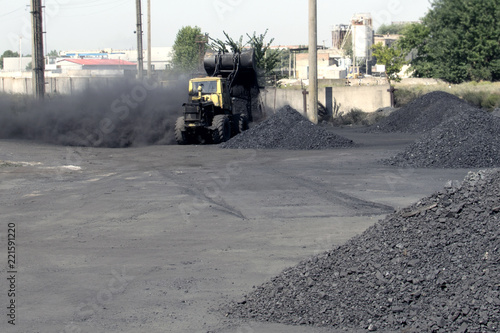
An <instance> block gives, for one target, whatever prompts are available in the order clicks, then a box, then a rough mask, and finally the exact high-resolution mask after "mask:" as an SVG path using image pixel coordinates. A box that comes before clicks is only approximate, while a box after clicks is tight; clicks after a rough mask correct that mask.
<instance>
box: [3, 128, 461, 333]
mask: <svg viewBox="0 0 500 333" xmlns="http://www.w3.org/2000/svg"><path fill="white" fill-rule="evenodd" d="M333 131H334V132H335V133H337V134H339V135H342V136H345V137H347V138H349V139H352V140H354V141H355V142H356V143H357V144H358V145H357V146H356V147H353V148H346V149H332V150H321V151H301V150H299V151H296V150H294V151H286V150H230V149H220V148H218V147H216V146H175V145H173V146H168V145H165V146H161V145H157V146H147V147H138V148H125V149H121V148H120V149H109V148H79V147H65V146H57V145H49V144H41V143H36V142H32V141H19V140H1V141H0V160H1V161H2V162H0V190H1V191H0V193H1V196H0V202H1V206H0V209H1V216H2V226H1V228H2V229H1V230H0V249H3V250H1V251H3V253H2V254H1V257H2V258H3V259H2V261H3V262H2V264H1V266H0V267H2V270H1V272H0V305H1V306H0V308H2V309H3V311H4V312H5V314H4V315H2V316H1V317H0V318H1V319H0V331H1V332H40V333H42V332H43V333H46V332H47V333H53V332H112V333H113V332H186V333H187V332H190V333H191V332H200V333H201V332H223V333H228V332H245V333H246V332H251V333H254V332H255V333H256V332H278V333H281V332H292V333H295V332H297V333H298V332H312V333H316V332H335V331H333V330H330V329H329V328H314V327H309V326H295V327H288V326H285V325H277V324H273V323H258V322H252V321H238V320H233V319H231V320H230V319H228V318H227V317H225V315H224V313H223V312H222V311H220V310H219V308H220V307H221V305H223V304H226V303H227V302H229V301H233V300H238V299H239V298H240V297H242V296H243V295H244V294H246V293H248V292H249V291H251V290H252V289H253V288H254V287H255V286H258V285H260V284H261V283H263V282H265V281H267V280H269V279H271V278H272V277H273V276H275V275H277V274H279V273H280V272H281V271H282V270H283V269H285V268H287V267H290V266H293V265H295V264H296V263H298V262H299V261H300V260H302V259H305V258H307V257H309V256H312V255H314V254H318V253H321V252H323V251H326V250H328V249H330V248H332V247H334V246H336V245H340V244H342V243H344V242H345V241H346V240H348V239H349V238H351V237H353V236H354V235H357V234H359V233H361V232H363V231H364V230H365V229H366V228H368V227H369V226H371V225H373V224H374V223H375V222H376V221H377V220H379V219H381V218H383V217H385V216H386V214H388V213H391V212H393V211H394V210H396V209H398V208H402V207H405V206H407V205H409V204H411V203H414V202H416V201H418V200H419V199H420V198H422V197H425V196H428V195H429V194H431V193H433V192H435V191H437V190H440V189H442V188H443V187H444V186H445V184H446V183H447V182H449V181H456V182H458V181H461V180H462V179H463V178H464V176H465V175H466V173H467V172H468V171H469V170H466V169H416V168H397V167H392V166H385V165H382V164H380V163H379V162H378V161H379V160H380V159H383V158H388V157H390V156H393V155H394V154H395V153H396V152H398V151H401V150H403V149H404V147H405V146H406V145H408V144H409V143H411V142H413V141H414V140H415V138H416V136H414V135H408V134H401V133H399V134H398V133H389V134H385V133H362V132H361V131H360V130H356V129H336V130H333ZM12 226H15V260H16V261H15V267H14V268H15V272H16V273H14V275H15V283H14V289H15V296H14V297H12V296H9V290H10V289H12V284H11V282H10V281H9V280H8V278H9V277H10V276H11V275H12V274H11V273H9V272H10V271H12V270H11V269H10V267H9V266H8V263H9V262H8V248H7V246H8V244H7V242H8V238H9V234H10V233H11V232H9V230H8V229H9V228H10V227H12ZM12 299H14V300H15V324H16V325H12V324H10V323H9V322H8V321H9V320H11V319H9V317H8V316H7V315H8V314H9V311H10V310H9V309H7V307H8V306H9V305H10V302H11V301H12ZM343 331H344V330H343ZM363 331H366V330H365V329H363V328H360V332H363ZM351 332H352V331H351Z"/></svg>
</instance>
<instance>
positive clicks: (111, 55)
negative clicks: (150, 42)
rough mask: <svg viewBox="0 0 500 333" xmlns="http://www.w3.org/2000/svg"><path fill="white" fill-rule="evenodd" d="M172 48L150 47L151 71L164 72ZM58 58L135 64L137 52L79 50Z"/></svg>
mask: <svg viewBox="0 0 500 333" xmlns="http://www.w3.org/2000/svg"><path fill="white" fill-rule="evenodd" d="M172 50H173V49H172V47H152V48H151V67H153V70H164V69H167V68H168V66H170V64H171V62H172ZM147 55H148V54H147V49H145V50H144V52H143V59H144V69H145V70H147ZM59 57H60V58H73V59H118V60H125V61H132V62H136V63H137V50H114V49H111V48H106V49H102V50H80V51H63V52H60V53H59Z"/></svg>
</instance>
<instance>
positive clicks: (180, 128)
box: [175, 117, 190, 145]
mask: <svg viewBox="0 0 500 333" xmlns="http://www.w3.org/2000/svg"><path fill="white" fill-rule="evenodd" d="M175 141H177V143H178V144H180V145H187V144H189V143H190V142H189V138H188V136H187V134H186V127H185V126H184V117H179V118H177V121H176V122H175Z"/></svg>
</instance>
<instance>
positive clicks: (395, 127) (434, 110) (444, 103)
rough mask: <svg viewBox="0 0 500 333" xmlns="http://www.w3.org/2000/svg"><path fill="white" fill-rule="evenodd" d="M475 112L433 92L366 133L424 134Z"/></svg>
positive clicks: (440, 92) (441, 92)
mask: <svg viewBox="0 0 500 333" xmlns="http://www.w3.org/2000/svg"><path fill="white" fill-rule="evenodd" d="M477 110H478V109H477V108H475V107H473V106H471V105H469V104H467V102H465V101H464V100H461V99H460V98H458V97H456V96H454V95H451V94H448V93H446V92H443V91H434V92H431V93H428V94H426V95H423V96H421V97H419V98H417V99H416V100H414V101H412V102H411V103H408V104H407V105H405V106H404V107H402V108H401V109H399V110H397V111H395V112H393V113H391V114H390V115H389V116H387V117H385V118H383V119H382V120H381V121H379V122H378V123H376V124H375V125H372V126H370V127H369V128H368V129H367V130H366V131H367V132H384V133H392V132H403V133H424V132H428V131H430V130H431V129H433V128H434V127H436V126H437V125H439V124H441V122H443V121H444V120H446V119H448V118H450V117H453V116H455V115H459V114H463V113H467V112H468V111H473V112H474V111H477Z"/></svg>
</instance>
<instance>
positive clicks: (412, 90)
mask: <svg viewBox="0 0 500 333" xmlns="http://www.w3.org/2000/svg"><path fill="white" fill-rule="evenodd" d="M396 89H397V90H396V92H395V93H394V99H395V102H396V107H402V106H405V105H406V104H408V103H410V102H411V101H413V100H415V99H417V98H418V97H420V96H422V95H425V94H427V93H430V92H432V91H444V92H447V93H450V94H453V95H455V96H457V97H459V98H462V99H464V100H465V101H467V102H468V103H470V104H472V105H474V106H477V107H480V108H483V109H485V110H488V111H493V110H494V109H495V108H498V107H500V93H499V91H500V82H466V83H461V84H456V85H450V84H447V83H445V82H442V83H438V84H430V85H424V84H419V85H412V86H409V85H404V84H396Z"/></svg>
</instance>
